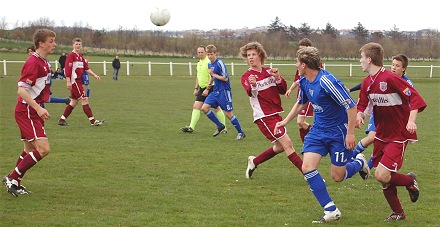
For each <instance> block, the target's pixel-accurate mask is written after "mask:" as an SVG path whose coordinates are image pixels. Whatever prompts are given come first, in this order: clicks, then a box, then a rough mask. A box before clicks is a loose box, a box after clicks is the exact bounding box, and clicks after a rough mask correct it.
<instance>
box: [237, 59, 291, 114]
mask: <svg viewBox="0 0 440 227" xmlns="http://www.w3.org/2000/svg"><path fill="white" fill-rule="evenodd" d="M269 72H270V68H268V67H263V68H262V70H261V72H259V71H255V70H253V69H248V70H247V71H246V72H244V73H243V75H242V76H241V85H242V86H243V88H244V90H245V91H246V93H247V94H248V96H249V99H250V103H251V107H252V110H253V117H254V122H255V121H256V120H258V119H260V118H263V117H266V116H271V115H275V114H279V113H282V112H283V111H284V110H283V107H282V106H281V97H280V94H285V93H286V91H287V82H286V80H285V79H284V78H283V77H280V79H279V80H275V77H273V76H272V75H270V73H269ZM251 75H254V76H255V77H256V80H257V86H256V87H252V85H251V84H250V83H249V76H251Z"/></svg>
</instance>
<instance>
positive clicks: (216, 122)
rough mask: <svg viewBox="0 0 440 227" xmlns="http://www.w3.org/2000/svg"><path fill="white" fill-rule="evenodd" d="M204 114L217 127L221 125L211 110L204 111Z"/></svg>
mask: <svg viewBox="0 0 440 227" xmlns="http://www.w3.org/2000/svg"><path fill="white" fill-rule="evenodd" d="M205 114H206V116H207V117H208V118H209V120H211V121H212V122H214V123H215V124H216V125H217V128H218V127H221V126H222V125H223V124H222V123H221V122H220V121H219V120H218V118H217V116H215V114H214V112H212V111H211V110H208V112H206V113H205Z"/></svg>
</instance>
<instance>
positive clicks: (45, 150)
mask: <svg viewBox="0 0 440 227" xmlns="http://www.w3.org/2000/svg"><path fill="white" fill-rule="evenodd" d="M38 152H39V153H40V155H41V157H42V158H44V157H46V156H47V155H48V154H49V153H50V148H49V147H47V148H46V147H41V148H40V149H38Z"/></svg>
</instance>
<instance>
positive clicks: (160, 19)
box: [150, 8, 170, 26]
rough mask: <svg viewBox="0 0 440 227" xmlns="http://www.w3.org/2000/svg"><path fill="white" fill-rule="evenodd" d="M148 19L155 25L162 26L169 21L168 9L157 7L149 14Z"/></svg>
mask: <svg viewBox="0 0 440 227" xmlns="http://www.w3.org/2000/svg"><path fill="white" fill-rule="evenodd" d="M150 20H151V22H152V23H153V24H154V25H156V26H164V25H166V24H167V23H168V22H169V21H170V11H169V10H168V9H159V8H157V11H155V12H152V13H151V14H150Z"/></svg>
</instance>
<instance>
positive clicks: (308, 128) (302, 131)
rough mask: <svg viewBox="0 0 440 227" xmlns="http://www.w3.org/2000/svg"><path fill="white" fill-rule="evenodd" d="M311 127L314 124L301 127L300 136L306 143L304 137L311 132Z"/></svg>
mask: <svg viewBox="0 0 440 227" xmlns="http://www.w3.org/2000/svg"><path fill="white" fill-rule="evenodd" d="M310 127H312V125H309V126H308V127H307V129H303V128H299V137H301V141H302V142H303V143H304V137H306V135H307V134H308V133H309V131H310Z"/></svg>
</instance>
